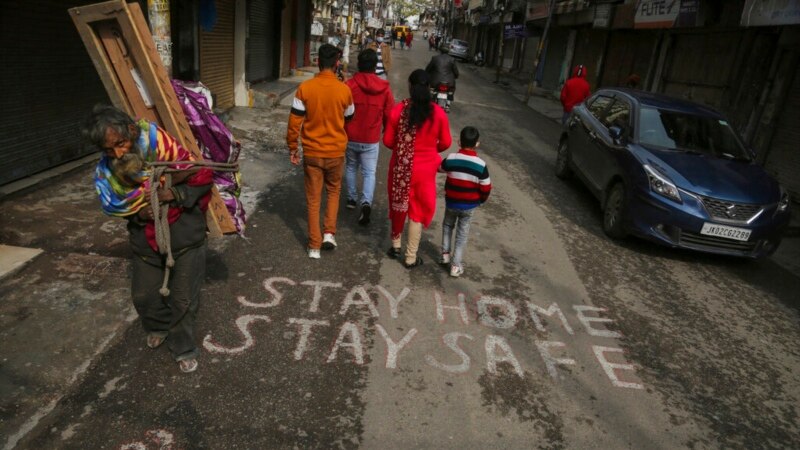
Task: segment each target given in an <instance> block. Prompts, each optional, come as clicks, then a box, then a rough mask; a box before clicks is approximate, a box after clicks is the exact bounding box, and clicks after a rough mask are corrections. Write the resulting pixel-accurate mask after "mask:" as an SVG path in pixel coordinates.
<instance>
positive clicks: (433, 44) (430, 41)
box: [428, 35, 436, 51]
mask: <svg viewBox="0 0 800 450" xmlns="http://www.w3.org/2000/svg"><path fill="white" fill-rule="evenodd" d="M431 50H436V38H435V37H434V36H433V35H430V36H428V51H431Z"/></svg>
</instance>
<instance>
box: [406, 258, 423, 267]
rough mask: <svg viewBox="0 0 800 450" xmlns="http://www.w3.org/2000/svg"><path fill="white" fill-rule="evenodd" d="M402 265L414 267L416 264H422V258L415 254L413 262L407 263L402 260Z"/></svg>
mask: <svg viewBox="0 0 800 450" xmlns="http://www.w3.org/2000/svg"><path fill="white" fill-rule="evenodd" d="M403 265H404V266H406V269H413V268H414V267H417V266H421V265H422V258H420V257H419V256H417V260H416V261H414V262H413V263H411V264H409V263H407V262H405V261H404V262H403Z"/></svg>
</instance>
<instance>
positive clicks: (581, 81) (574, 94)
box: [561, 64, 590, 125]
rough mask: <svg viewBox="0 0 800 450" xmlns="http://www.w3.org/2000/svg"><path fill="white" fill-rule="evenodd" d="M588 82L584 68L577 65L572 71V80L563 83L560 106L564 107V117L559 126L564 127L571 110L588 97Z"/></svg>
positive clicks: (581, 65)
mask: <svg viewBox="0 0 800 450" xmlns="http://www.w3.org/2000/svg"><path fill="white" fill-rule="evenodd" d="M589 94H590V92H589V82H588V81H586V66H584V65H583V64H578V65H577V66H575V68H574V69H572V78H570V79H569V80H567V81H566V82H565V83H564V87H563V88H561V105H562V106H563V107H564V116H563V117H562V118H561V124H562V125H566V124H567V119H568V118H569V114H570V113H571V112H572V108H574V107H575V105H577V104H579V103H580V102H582V101H584V100H586V98H587V97H589Z"/></svg>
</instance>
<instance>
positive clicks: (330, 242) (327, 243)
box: [322, 233, 336, 250]
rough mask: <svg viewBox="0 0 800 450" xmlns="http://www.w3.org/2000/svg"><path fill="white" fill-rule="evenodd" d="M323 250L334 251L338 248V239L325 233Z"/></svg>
mask: <svg viewBox="0 0 800 450" xmlns="http://www.w3.org/2000/svg"><path fill="white" fill-rule="evenodd" d="M322 248H323V249H324V250H333V249H335V248H336V238H335V237H333V234H332V233H325V234H323V235H322Z"/></svg>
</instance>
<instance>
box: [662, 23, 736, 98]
mask: <svg viewBox="0 0 800 450" xmlns="http://www.w3.org/2000/svg"><path fill="white" fill-rule="evenodd" d="M743 37H744V33H743V32H742V31H738V30H736V31H719V32H699V33H686V34H674V35H673V43H672V48H671V49H670V55H671V58H670V61H669V64H668V66H667V68H666V69H665V73H664V79H663V81H664V83H663V87H662V91H663V92H664V93H667V94H672V95H673V96H676V97H685V98H688V99H690V100H693V101H695V102H698V103H705V104H706V105H710V106H713V107H715V108H720V107H722V106H723V101H724V99H725V96H726V95H728V94H730V93H731V90H732V86H731V84H730V83H731V72H732V68H734V67H738V65H737V64H736V61H737V54H738V50H739V48H740V46H741V44H742V39H743Z"/></svg>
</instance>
